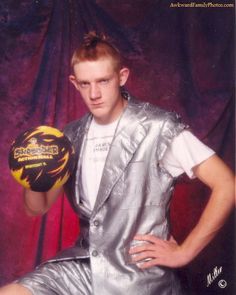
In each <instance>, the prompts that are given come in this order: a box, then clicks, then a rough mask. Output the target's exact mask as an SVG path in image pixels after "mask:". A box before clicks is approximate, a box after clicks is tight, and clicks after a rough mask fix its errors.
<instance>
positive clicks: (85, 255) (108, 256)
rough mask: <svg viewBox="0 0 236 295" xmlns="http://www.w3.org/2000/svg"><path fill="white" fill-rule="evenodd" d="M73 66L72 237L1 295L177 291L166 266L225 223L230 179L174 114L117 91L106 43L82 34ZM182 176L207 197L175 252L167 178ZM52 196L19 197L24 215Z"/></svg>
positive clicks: (113, 52)
mask: <svg viewBox="0 0 236 295" xmlns="http://www.w3.org/2000/svg"><path fill="white" fill-rule="evenodd" d="M72 67H73V71H74V73H73V74H72V75H71V76H70V81H71V82H72V83H73V85H74V86H75V88H76V89H77V90H78V91H79V92H80V94H81V96H82V98H83V100H84V102H85V104H86V106H87V107H88V110H89V114H87V115H86V116H85V117H83V118H82V119H80V120H78V121H75V122H72V123H70V124H69V125H68V126H67V127H66V128H65V134H66V135H67V136H68V137H69V138H70V140H71V142H72V143H73V145H74V147H75V150H76V157H77V161H78V164H77V167H76V171H75V172H74V174H73V175H72V177H71V178H70V179H69V181H68V182H67V184H66V185H65V187H64V189H65V191H66V193H67V196H68V199H69V201H70V203H71V205H72V207H73V208H74V210H75V211H76V212H77V213H78V216H79V218H80V226H81V229H80V236H79V237H78V240H77V242H76V245H75V247H73V248H70V249H67V250H65V251H63V252H62V253H60V254H59V255H58V256H57V257H56V258H54V259H52V260H50V261H47V262H46V263H44V264H43V265H41V266H40V267H38V268H37V269H36V270H35V271H34V272H32V273H30V274H28V275H26V276H25V277H24V278H22V279H19V280H18V281H16V282H15V283H14V284H11V285H8V286H6V287H4V288H2V289H1V290H0V294H2V295H3V294H11V295H13V294H17V295H21V294H34V295H45V294H60V295H61V294H62V295H64V294H66V295H68V294H73V295H76V294H99V295H101V294H102V295H108V294H109V295H115V294H130V295H131V294H132V295H156V294H160V295H167V294H172V295H174V294H176V295H177V294H183V293H182V291H181V288H180V285H179V282H178V279H177V278H176V277H175V274H174V271H173V269H174V268H177V267H181V266H184V265H186V264H188V263H189V262H190V261H192V260H193V259H194V258H195V257H196V256H197V255H198V253H199V252H200V251H201V250H202V249H203V248H204V247H205V246H206V245H207V244H208V243H209V242H210V241H211V240H212V238H213V237H214V236H215V235H216V233H217V232H218V231H219V229H220V228H221V227H222V225H223V224H224V222H225V220H226V218H227V216H228V215H229V213H230V211H231V209H232V208H233V206H234V176H233V174H232V172H231V171H230V170H229V169H228V167H227V166H226V165H225V164H224V163H223V162H222V161H221V160H220V159H219V158H218V157H217V156H216V155H215V154H214V152H213V151H212V150H211V149H209V148H208V147H206V146H205V145H203V144H202V143H201V142H199V141H198V140H197V139H196V138H195V137H194V136H193V135H192V134H191V133H190V132H189V131H188V130H186V127H185V125H184V124H182V123H181V122H180V121H179V118H178V116H176V115H175V114H173V113H170V112H166V111H164V110H161V109H159V108H158V107H156V106H153V105H151V104H149V103H144V102H138V101H136V100H135V99H133V98H132V97H130V95H129V94H128V93H126V92H122V91H121V89H122V86H124V85H125V83H126V81H127V79H128V76H129V70H128V68H126V67H124V66H123V64H122V59H121V56H120V53H119V51H118V50H117V49H116V48H115V47H114V46H113V45H112V44H111V43H110V42H109V41H108V40H107V39H106V38H105V37H104V36H102V37H99V36H97V35H96V34H94V33H90V34H88V35H87V36H86V37H85V40H84V43H83V44H82V45H81V46H80V48H79V49H78V50H76V51H75V53H74V55H73V58H72ZM184 172H186V173H187V174H188V175H189V177H198V178H199V179H200V180H201V181H203V182H204V183H205V184H206V185H207V186H209V187H210V188H211V191H212V192H211V196H210V199H209V202H208V204H207V206H206V208H205V210H204V212H203V214H202V216H201V218H200V220H199V222H198V224H197V225H196V226H195V228H194V229H193V230H192V232H191V233H190V234H189V235H188V237H187V238H186V239H185V241H184V242H183V243H182V244H181V245H178V244H177V243H176V241H175V240H174V239H173V238H172V237H171V235H170V232H169V221H168V214H167V212H168V207H169V201H170V198H171V193H172V190H173V182H174V179H175V178H176V177H177V176H178V175H180V174H182V173H184ZM59 192H60V189H58V190H54V191H49V192H47V193H38V192H32V191H29V190H27V191H26V192H25V206H26V210H27V211H28V212H29V214H43V213H45V212H46V211H47V210H48V209H49V208H50V207H51V205H52V204H53V202H54V201H55V200H56V198H57V197H58V194H59Z"/></svg>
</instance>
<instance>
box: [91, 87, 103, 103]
mask: <svg viewBox="0 0 236 295" xmlns="http://www.w3.org/2000/svg"><path fill="white" fill-rule="evenodd" d="M100 97H101V91H100V89H99V86H98V85H97V84H95V83H94V84H91V85H90V99H92V100H95V99H98V98H100Z"/></svg>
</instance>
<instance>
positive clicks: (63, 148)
mask: <svg viewBox="0 0 236 295" xmlns="http://www.w3.org/2000/svg"><path fill="white" fill-rule="evenodd" d="M74 164H75V154H74V149H73V146H72V145H71V143H70V141H69V139H68V138H67V137H66V136H65V135H64V134H63V133H62V132H61V131H59V130H58V129H56V128H52V127H49V126H39V127H36V128H32V129H29V130H27V131H25V132H24V133H22V134H20V135H19V136H18V137H17V138H16V139H15V141H14V142H13V143H12V145H11V148H10V153H9V167H10V170H11V173H12V175H13V177H14V178H15V179H16V181H18V182H19V183H20V184H21V185H23V186H24V187H26V188H29V189H31V190H33V191H40V192H45V191H48V190H49V189H52V188H57V187H60V186H62V185H63V184H64V183H65V182H66V181H67V180H68V178H69V176H70V175H71V173H72V171H73V169H74Z"/></svg>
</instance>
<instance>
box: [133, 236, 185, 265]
mask: <svg viewBox="0 0 236 295" xmlns="http://www.w3.org/2000/svg"><path fill="white" fill-rule="evenodd" d="M134 240H138V241H143V242H144V243H143V244H140V245H138V246H134V247H131V248H130V251H129V254H131V255H132V262H134V263H137V266H138V267H139V268H142V269H145V268H150V267H153V266H167V267H172V268H176V267H181V266H184V265H186V264H187V263H188V262H189V260H188V259H187V257H186V256H185V255H184V253H183V250H182V248H181V246H179V245H178V244H177V242H176V241H175V240H174V238H173V237H171V238H170V239H169V240H168V241H166V240H161V239H159V238H157V237H156V236H153V235H136V236H135V237H134ZM145 260H146V261H145Z"/></svg>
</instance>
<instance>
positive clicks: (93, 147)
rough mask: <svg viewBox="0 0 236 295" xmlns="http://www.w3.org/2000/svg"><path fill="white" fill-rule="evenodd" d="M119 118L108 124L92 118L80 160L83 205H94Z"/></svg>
mask: <svg viewBox="0 0 236 295" xmlns="http://www.w3.org/2000/svg"><path fill="white" fill-rule="evenodd" d="M118 121H119V119H118V120H116V121H114V122H112V123H111V124H108V125H100V124H97V123H96V122H95V120H94V119H93V120H92V122H91V124H90V127H89V131H88V134H87V138H86V142H85V151H84V156H83V162H82V185H83V191H84V196H86V199H85V200H83V202H84V205H85V206H86V207H88V208H90V209H92V208H93V207H94V204H95V201H96V198H97V193H98V189H99V185H100V182H101V177H102V172H103V168H104V165H105V161H106V157H107V154H108V151H109V149H110V145H111V142H112V139H113V136H114V134H115V131H116V127H117V123H118Z"/></svg>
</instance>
